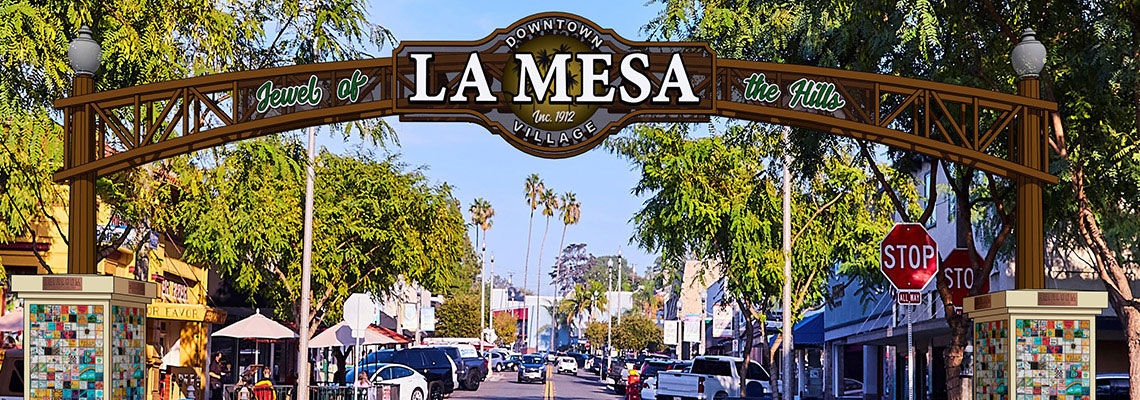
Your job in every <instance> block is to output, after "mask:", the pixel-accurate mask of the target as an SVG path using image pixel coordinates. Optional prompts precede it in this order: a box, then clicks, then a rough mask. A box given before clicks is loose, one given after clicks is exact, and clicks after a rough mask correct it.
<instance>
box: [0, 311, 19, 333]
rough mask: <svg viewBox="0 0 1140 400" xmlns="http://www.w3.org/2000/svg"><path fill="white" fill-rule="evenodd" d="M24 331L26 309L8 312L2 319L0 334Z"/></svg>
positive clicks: (0, 319) (0, 320) (0, 321)
mask: <svg viewBox="0 0 1140 400" xmlns="http://www.w3.org/2000/svg"><path fill="white" fill-rule="evenodd" d="M22 330H24V309H23V308H17V309H15V310H12V311H8V312H7V313H5V314H4V316H3V317H0V332H19V331H22Z"/></svg>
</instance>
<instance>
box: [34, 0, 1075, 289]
mask: <svg viewBox="0 0 1140 400" xmlns="http://www.w3.org/2000/svg"><path fill="white" fill-rule="evenodd" d="M81 78H83V77H79V76H77V78H76V85H75V94H74V95H73V96H71V97H68V98H64V99H60V100H59V101H57V102H56V103H55V107H56V108H58V109H61V110H63V111H64V113H65V115H66V118H65V129H66V132H67V147H68V149H67V153H66V154H67V157H66V162H65V166H64V168H63V169H62V170H60V171H59V172H57V173H56V174H55V176H54V178H55V180H56V181H59V182H63V181H69V182H70V183H71V185H72V207H71V210H70V212H71V214H72V215H71V221H72V224H73V226H75V227H76V229H73V230H72V238H71V246H69V272H72V273H95V269H94V268H95V266H94V264H95V263H94V258H93V257H94V242H95V234H94V217H93V215H94V200H95V199H94V190H93V184H92V183H93V182H94V180H95V179H96V178H97V177H99V176H103V175H107V174H111V173H114V172H117V171H122V170H124V169H128V168H132V167H135V166H139V165H142V164H145V163H149V162H152V161H155V160H159V159H163V158H166V157H171V156H174V155H178V154H185V153H188V152H192V151H195V150H200V149H205V148H208V147H211V146H217V145H220V144H223V143H226V142H232V141H235V140H241V139H246V138H251V137H256V136H261V135H266V134H270V133H275V132H282V131H287V130H292V129H297V128H301V127H306V126H312V125H322V124H330V123H337V122H346V121H353V120H359V119H363V118H375V117H383V116H390V115H398V116H399V117H400V120H401V121H446V122H468V123H474V124H478V125H481V126H483V127H485V128H486V129H487V130H488V131H490V132H491V133H492V134H495V135H498V136H500V137H502V138H503V139H504V140H505V141H506V142H507V143H509V144H510V145H512V146H514V147H516V148H518V149H519V150H522V151H524V152H526V153H529V154H532V155H535V156H538V157H546V158H562V157H571V156H574V155H577V154H581V153H582V152H585V151H587V150H589V149H591V148H593V147H595V146H597V145H598V144H599V143H601V142H602V141H603V140H604V139H605V138H606V137H607V136H609V135H611V134H613V133H615V132H618V131H619V130H620V129H621V128H622V127H624V126H627V125H629V124H631V123H636V122H701V121H707V120H709V118H710V117H712V116H722V117H728V118H737V119H745V120H752V121H762V122H769V123H775V124H783V125H790V126H799V127H805V128H810V129H814V130H818V131H822V132H828V133H832V134H836V135H841V136H846V137H852V138H857V139H864V140H869V141H872V142H876V143H881V144H885V145H888V146H893V147H896V148H900V149H905V150H909V151H913V152H916V153H921V154H925V155H929V156H933V157H938V158H940V159H944V160H948V161H952V162H956V163H961V164H964V165H968V166H971V167H974V168H977V169H980V170H983V171H987V172H992V173H995V174H997V175H1001V176H1004V177H1007V178H1011V179H1014V180H1016V182H1017V185H1018V207H1017V218H1018V225H1017V230H1016V231H1017V248H1018V252H1017V263H1016V265H1017V268H1018V273H1017V279H1018V287H1019V288H1040V287H1042V286H1043V281H1044V274H1043V269H1042V268H1043V263H1044V259H1043V256H1044V246H1043V238H1044V235H1043V231H1042V227H1041V184H1043V183H1055V182H1056V181H1057V178H1056V177H1055V176H1053V175H1050V174H1049V173H1048V172H1047V170H1046V168H1045V167H1046V163H1045V162H1044V160H1045V159H1046V157H1047V153H1046V152H1047V151H1048V150H1047V146H1044V144H1043V143H1044V140H1045V132H1044V130H1045V129H1046V128H1045V127H1046V126H1047V125H1046V124H1044V118H1045V117H1046V115H1047V113H1048V112H1050V111H1054V110H1056V104H1054V103H1052V102H1048V101H1043V100H1040V99H1038V98H1036V97H1037V92H1038V89H1037V87H1038V84H1037V81H1036V78H1028V79H1023V80H1022V82H1021V86H1022V90H1020V92H1021V94H1022V95H1013V94H1006V93H999V92H993V91H988V90H981V89H976V88H970V87H963V86H955V85H948V84H943V83H937V82H930V81H925V80H918V79H908V78H901V77H897V76H889V75H878V74H870V73H862V72H854V71H847V70H841V69H828V68H818V67H810V66H803V65H789V64H775V63H764V62H751V61H741V60H730V59H718V58H717V57H716V55H715V54H714V53H713V50H712V49H711V48H710V47H709V46H708V45H707V44H706V43H694V42H638V41H630V40H626V39H624V38H622V37H620V36H619V35H618V34H617V33H615V32H614V31H612V30H609V29H605V28H602V27H600V26H598V25H596V24H594V23H593V22H591V21H589V20H586V19H584V18H582V17H580V16H577V15H572V14H566V13H557V12H552V13H543V14H537V15H532V16H529V17H526V18H523V19H522V20H519V21H518V22H516V23H514V24H512V25H511V26H509V27H506V28H504V29H498V30H496V31H494V32H492V33H491V34H490V35H488V36H487V37H485V38H483V39H481V40H475V41H416V42H412V41H408V42H403V43H402V44H400V45H399V46H398V47H397V48H396V49H394V50H393V54H392V57H387V58H377V59H370V60H351V61H341V62H331V63H320V64H308V65H294V66H288V67H280V68H269V69H261V70H253V71H241V72H233V73H225V74H217V75H209V76H200V77H194V78H188V79H182V80H177V81H170V82H160V83H154V84H149V85H142V86H136V87H128V88H123V89H118V90H111V91H106V92H99V93H90V92H91V91H92V90H93V89H92V88H93V84H92V83H91V82H90V77H89V76H88V77H86V78H85V79H81ZM999 142H1003V143H1001V145H995V143H999ZM996 148H1000V150H999V149H996ZM1025 268H1028V270H1026V271H1025V272H1023V271H1022V269H1025Z"/></svg>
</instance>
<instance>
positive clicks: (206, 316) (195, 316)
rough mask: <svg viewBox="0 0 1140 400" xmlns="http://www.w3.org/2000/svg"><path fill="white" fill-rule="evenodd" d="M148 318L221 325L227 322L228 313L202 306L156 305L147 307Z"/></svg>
mask: <svg viewBox="0 0 1140 400" xmlns="http://www.w3.org/2000/svg"><path fill="white" fill-rule="evenodd" d="M146 316H147V318H155V319H168V320H179V321H196V322H208V323H214V324H220V323H222V322H225V320H226V317H227V313H226V312H225V311H223V310H218V309H215V308H212V307H206V306H204V305H201V304H168V303H154V304H149V305H147V307H146Z"/></svg>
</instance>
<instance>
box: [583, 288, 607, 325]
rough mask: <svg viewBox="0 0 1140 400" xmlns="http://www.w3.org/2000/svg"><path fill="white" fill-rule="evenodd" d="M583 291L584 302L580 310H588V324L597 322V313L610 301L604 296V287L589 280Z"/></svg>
mask: <svg viewBox="0 0 1140 400" xmlns="http://www.w3.org/2000/svg"><path fill="white" fill-rule="evenodd" d="M583 289H585V290H584V291H585V292H586V302H585V304H583V306H582V308H583V309H586V310H590V322H594V321H597V320H598V315H597V313H598V312H599V311H601V310H602V309H603V308H605V307H606V306H608V305H609V304H610V299H609V297H608V296H606V287H605V285H603V284H602V283H601V282H598V281H594V280H591V281H590V282H589V285H588V286H584V287H583Z"/></svg>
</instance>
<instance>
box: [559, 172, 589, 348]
mask: <svg viewBox="0 0 1140 400" xmlns="http://www.w3.org/2000/svg"><path fill="white" fill-rule="evenodd" d="M558 210H559V211H560V216H561V217H562V239H561V240H559V242H558V248H560V249H561V248H565V247H566V228H567V227H569V226H570V225H574V224H577V223H578V220H579V219H580V218H581V217H582V203H579V202H578V197H577V196H575V195H574V192H566V194H563V195H562V207H561V208H559V209H558ZM555 259H556V260H557V261H556V263H555V266H554V281H555V282H558V279H559V278H560V277H561V276H562V260H561V259H560V258H557V257H555ZM559 292H561V291H560V290H558V285H557V284H555V285H554V300H555V301H558V296H559V295H561V293H559ZM554 329H558V327H557V326H555V327H554Z"/></svg>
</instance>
